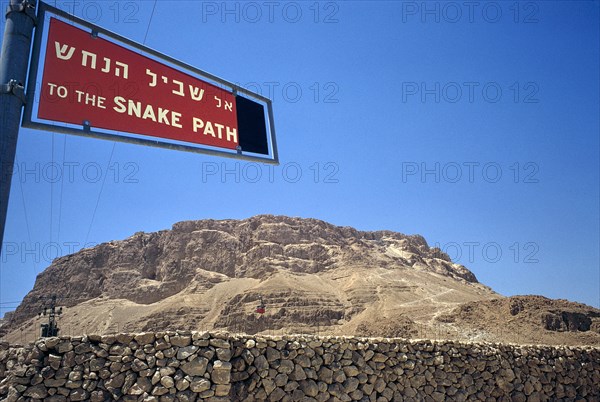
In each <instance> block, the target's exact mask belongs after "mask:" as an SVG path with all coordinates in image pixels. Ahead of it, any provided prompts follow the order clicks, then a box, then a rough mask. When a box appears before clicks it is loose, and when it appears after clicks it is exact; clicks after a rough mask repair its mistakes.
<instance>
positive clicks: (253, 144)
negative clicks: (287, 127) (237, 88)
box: [235, 95, 269, 155]
mask: <svg viewBox="0 0 600 402" xmlns="http://www.w3.org/2000/svg"><path fill="white" fill-rule="evenodd" d="M235 107H236V109H237V121H238V132H239V144H240V147H241V148H242V152H251V153H255V154H262V155H268V154H269V144H268V138H267V125H266V123H265V111H264V107H263V105H261V104H260V103H257V102H254V101H252V100H250V99H248V98H244V97H243V96H239V95H237V96H236V97H235Z"/></svg>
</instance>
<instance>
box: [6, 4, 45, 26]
mask: <svg viewBox="0 0 600 402" xmlns="http://www.w3.org/2000/svg"><path fill="white" fill-rule="evenodd" d="M10 13H25V15H27V16H28V17H29V18H31V19H32V20H33V25H35V26H37V22H38V21H37V15H36V14H35V2H34V1H32V0H22V1H21V3H19V4H10V5H9V6H8V7H6V17H7V18H8V15H9V14H10Z"/></svg>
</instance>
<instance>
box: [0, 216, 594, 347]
mask: <svg viewBox="0 0 600 402" xmlns="http://www.w3.org/2000/svg"><path fill="white" fill-rule="evenodd" d="M52 294H56V295H58V296H59V303H60V304H61V305H62V306H64V307H66V309H65V312H64V314H63V316H62V317H61V324H60V325H61V326H62V328H63V329H67V328H68V331H69V332H70V333H71V334H77V333H84V332H87V333H91V332H96V333H98V332H99V333H106V332H111V331H118V330H120V329H127V330H129V331H142V330H143V331H147V330H157V331H158V330H163V329H174V330H181V329H183V330H196V329H214V328H215V329H227V330H231V331H237V332H247V333H256V332H261V331H269V330H271V331H276V330H281V331H307V332H310V331H313V332H314V331H319V332H321V333H330V334H348V335H369V336H375V335H377V334H379V335H381V336H405V337H431V336H433V335H434V333H433V332H432V331H436V332H435V336H438V333H439V328H440V326H442V327H444V328H445V330H446V332H447V333H448V334H456V336H452V337H457V336H458V335H461V336H462V337H461V338H460V339H464V333H462V332H461V331H462V328H461V327H460V325H459V324H462V323H465V324H468V322H467V321H466V320H460V319H454V320H450V319H448V320H446V321H444V320H440V317H444V316H445V315H446V316H448V314H455V313H453V311H454V309H456V308H457V307H459V306H461V305H462V304H464V303H469V302H471V303H473V304H474V306H475V307H474V308H478V304H477V302H479V301H484V300H491V299H503V298H502V297H501V296H500V295H498V294H496V293H495V292H493V291H492V290H491V289H489V288H488V287H486V286H484V285H482V284H480V283H478V281H477V279H476V278H475V275H473V273H472V272H470V271H469V270H468V269H467V268H465V267H464V266H462V265H459V264H455V263H453V262H452V261H451V260H450V258H449V257H448V256H447V255H446V254H444V253H442V252H440V250H438V249H435V248H430V247H429V246H428V245H427V242H426V241H425V239H424V238H423V237H421V236H418V235H404V234H401V233H395V232H390V231H376V232H364V231H358V230H356V229H353V228H350V227H339V226H334V225H331V224H329V223H326V222H323V221H320V220H316V219H302V218H290V217H284V216H271V215H263V216H257V217H253V218H249V219H246V220H221V221H216V220H202V221H187V222H180V223H177V224H175V225H173V228H172V229H171V230H165V231H160V232H156V233H136V234H134V235H133V236H131V237H129V238H128V239H125V240H122V241H112V242H109V243H104V244H101V245H98V246H96V247H94V248H90V249H85V250H82V251H80V252H78V253H75V254H72V255H69V256H65V257H62V258H59V259H56V260H55V261H54V262H53V264H52V265H51V266H50V267H48V268H47V269H46V270H45V271H44V272H43V273H41V274H40V275H39V276H38V278H37V281H36V283H35V286H34V288H33V290H32V291H31V292H30V293H29V294H28V295H27V296H26V297H25V299H24V301H23V303H22V304H21V306H19V308H18V309H17V310H16V311H15V312H14V313H13V314H10V315H9V316H8V317H7V321H8V324H7V325H5V326H4V327H3V330H4V331H5V332H8V333H9V337H10V336H11V335H10V333H13V334H14V333H15V331H16V330H17V329H19V331H20V330H21V329H23V331H24V332H25V333H28V332H31V333H32V334H35V333H36V332H38V329H37V328H39V324H40V322H39V321H35V319H34V317H36V315H37V313H38V312H39V309H40V306H41V304H42V303H43V300H44V298H47V297H48V296H49V295H52ZM261 297H262V298H263V300H264V301H265V302H266V305H267V312H266V313H265V314H264V315H260V314H256V313H255V308H256V305H257V304H258V303H259V299H260V298H261ZM482 306H486V305H482ZM561 317H562V316H561ZM578 319H579V320H580V321H581V320H583V321H585V319H583V318H581V317H579V318H578ZM569 320H570V321H568V322H569V323H570V322H572V321H573V320H571V319H569ZM538 324H539V325H538ZM538 324H536V325H538V326H540V328H542V327H544V325H545V326H546V327H547V328H544V330H545V331H552V330H554V329H555V328H556V327H557V325H558V324H557V321H556V320H555V319H553V318H552V317H550V318H548V319H547V323H544V324H542V323H538ZM592 324H593V323H591V322H590V325H589V328H590V329H592V330H593V329H594V328H595V326H594V325H592ZM469 325H470V324H469ZM561 325H562V324H561ZM566 325H567V327H569V328H570V327H572V326H573V325H571V324H566ZM483 327H485V325H483ZM559 327H560V325H559ZM578 328H579V327H578ZM13 336H16V335H13ZM32 336H34V335H32ZM469 336H471V335H469ZM484 339H487V338H484ZM586 342H587V341H586Z"/></svg>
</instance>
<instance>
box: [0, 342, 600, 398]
mask: <svg viewBox="0 0 600 402" xmlns="http://www.w3.org/2000/svg"><path fill="white" fill-rule="evenodd" d="M0 379H1V382H0V399H1V400H2V401H27V400H31V401H38V400H40V401H41V400H45V401H50V402H52V401H82V400H91V401H98V402H100V401H106V400H123V401H199V400H207V401H238V400H239V401H242V400H247V401H261V400H268V401H377V402H384V401H396V400H397V401H403V400H427V401H431V400H434V401H442V400H447V399H449V400H485V401H494V400H505V401H509V400H514V401H526V400H528V401H543V400H555V399H570V400H575V399H585V400H600V387H598V384H599V383H600V349H598V348H574V347H543V346H514V345H498V344H475V343H469V344H466V343H459V342H451V341H440V342H431V341H408V340H402V339H379V338H339V337H312V336H306V337H304V336H284V337H260V336H235V335H228V334H210V333H189V332H186V333H184V332H179V333H176V332H167V333H164V332H163V333H144V334H137V335H134V334H119V335H108V336H94V335H88V336H84V337H73V338H47V339H42V340H39V341H38V342H37V343H36V344H35V345H30V346H27V347H24V348H18V347H9V346H8V345H6V344H3V345H0Z"/></svg>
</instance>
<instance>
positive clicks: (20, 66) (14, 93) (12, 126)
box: [0, 0, 36, 253]
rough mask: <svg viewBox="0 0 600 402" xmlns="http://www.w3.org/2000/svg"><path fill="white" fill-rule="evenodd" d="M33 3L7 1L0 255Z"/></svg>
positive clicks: (0, 112)
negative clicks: (8, 2) (8, 3)
mask: <svg viewBox="0 0 600 402" xmlns="http://www.w3.org/2000/svg"><path fill="white" fill-rule="evenodd" d="M35 6H36V0H10V5H9V6H8V8H7V10H6V26H5V28H4V40H3V41H2V53H1V54H0V253H1V252H2V249H1V246H2V242H3V240H4V225H5V224H6V212H7V210H8V197H9V194H10V183H11V179H12V174H13V165H14V162H15V152H16V149H17V137H18V136H19V125H20V123H21V109H22V107H23V105H24V103H25V96H24V90H23V88H24V85H25V80H26V77H27V67H28V65H29V49H30V48H31V37H32V33H33V27H34V25H35V18H36V17H35Z"/></svg>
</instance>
